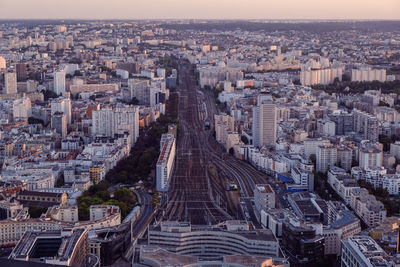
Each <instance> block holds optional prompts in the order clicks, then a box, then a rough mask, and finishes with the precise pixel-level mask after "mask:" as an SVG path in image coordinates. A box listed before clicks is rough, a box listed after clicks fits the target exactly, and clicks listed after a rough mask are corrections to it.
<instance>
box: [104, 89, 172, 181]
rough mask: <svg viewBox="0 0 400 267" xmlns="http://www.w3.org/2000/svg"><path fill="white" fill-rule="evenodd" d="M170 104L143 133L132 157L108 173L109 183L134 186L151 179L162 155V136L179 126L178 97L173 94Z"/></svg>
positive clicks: (132, 152) (133, 150)
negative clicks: (175, 125)
mask: <svg viewBox="0 0 400 267" xmlns="http://www.w3.org/2000/svg"><path fill="white" fill-rule="evenodd" d="M168 102H169V103H167V111H166V114H165V115H161V116H160V118H159V119H158V120H157V121H156V122H154V123H153V124H152V125H151V126H150V127H149V128H148V129H145V130H143V131H142V133H141V135H140V136H139V138H138V140H137V141H136V144H135V146H134V147H133V148H132V150H131V153H130V155H129V156H128V157H126V158H125V159H123V160H121V161H120V162H119V163H118V164H117V165H116V166H115V167H114V168H113V169H112V170H110V171H109V172H108V173H107V175H106V180H107V181H109V182H110V183H112V184H116V183H124V184H134V183H136V182H138V181H139V180H144V181H145V180H146V178H148V177H149V175H150V173H151V171H152V170H153V169H154V167H155V162H156V160H157V158H158V155H159V153H160V139H161V135H162V134H163V133H165V132H167V131H168V125H170V124H178V118H177V117H178V109H177V107H178V95H177V94H171V98H170V100H169V101H168Z"/></svg>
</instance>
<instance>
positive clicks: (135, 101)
mask: <svg viewBox="0 0 400 267" xmlns="http://www.w3.org/2000/svg"><path fill="white" fill-rule="evenodd" d="M129 104H131V105H139V100H138V99H137V98H136V97H133V98H132V100H131V101H130V102H129Z"/></svg>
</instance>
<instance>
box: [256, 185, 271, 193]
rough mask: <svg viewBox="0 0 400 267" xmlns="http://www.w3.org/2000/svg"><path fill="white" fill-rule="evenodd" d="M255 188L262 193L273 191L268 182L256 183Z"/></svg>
mask: <svg viewBox="0 0 400 267" xmlns="http://www.w3.org/2000/svg"><path fill="white" fill-rule="evenodd" d="M256 188H257V190H258V192H260V193H263V194H266V193H273V192H274V191H273V190H272V188H271V186H270V185H269V184H257V185H256Z"/></svg>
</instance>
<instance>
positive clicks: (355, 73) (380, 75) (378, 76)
mask: <svg viewBox="0 0 400 267" xmlns="http://www.w3.org/2000/svg"><path fill="white" fill-rule="evenodd" d="M351 81H352V82H372V81H380V82H385V81H386V70H385V69H371V68H370V67H362V68H360V69H352V70H351Z"/></svg>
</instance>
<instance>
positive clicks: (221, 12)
mask: <svg viewBox="0 0 400 267" xmlns="http://www.w3.org/2000/svg"><path fill="white" fill-rule="evenodd" d="M21 18H25V19H191V18H193V19H386V20H393V19H394V20H399V19H400V0H68V1H64V0H0V19H21Z"/></svg>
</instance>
